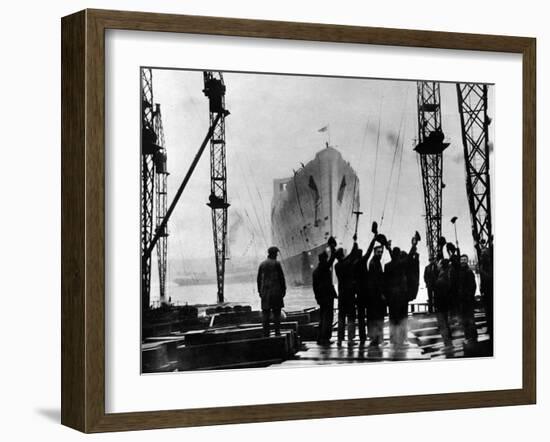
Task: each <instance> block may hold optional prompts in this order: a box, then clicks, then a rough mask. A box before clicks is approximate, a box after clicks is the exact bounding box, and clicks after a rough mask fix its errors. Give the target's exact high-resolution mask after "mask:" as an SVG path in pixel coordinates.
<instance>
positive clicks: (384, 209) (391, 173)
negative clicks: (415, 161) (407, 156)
mask: <svg viewBox="0 0 550 442" xmlns="http://www.w3.org/2000/svg"><path fill="white" fill-rule="evenodd" d="M404 118H405V109H403V112H402V113H401V122H400V123H399V132H398V134H397V140H396V141H395V150H394V152H393V159H392V164H391V170H390V178H389V180H388V185H387V186H386V196H385V197H384V206H383V207H382V216H381V217H380V227H381V226H382V224H383V223H384V214H385V212H386V205H387V203H388V196H389V193H390V184H391V181H392V178H393V170H394V169H395V160H396V158H397V152H398V151H399V142H400V141H401V136H402V132H403V121H404Z"/></svg>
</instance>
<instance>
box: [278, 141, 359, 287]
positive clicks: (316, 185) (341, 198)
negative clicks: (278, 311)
mask: <svg viewBox="0 0 550 442" xmlns="http://www.w3.org/2000/svg"><path fill="white" fill-rule="evenodd" d="M357 210H359V179H358V177H357V175H356V173H355V171H354V170H353V168H352V167H351V166H350V164H349V163H348V162H346V161H345V160H344V158H343V157H342V154H341V153H340V152H339V151H338V150H336V149H335V148H333V147H331V146H329V145H328V143H327V145H326V148H324V149H322V150H321V151H319V152H317V154H316V155H315V158H313V159H312V160H311V161H309V162H308V163H307V164H305V165H302V167H301V168H300V170H299V171H297V172H294V175H293V176H291V177H289V178H281V179H275V180H274V181H273V200H272V204H271V236H272V241H273V244H274V245H276V246H277V247H278V248H279V249H280V251H281V260H282V265H283V269H284V271H285V275H286V279H287V281H288V283H290V284H292V285H311V274H312V271H313V269H314V268H315V266H316V265H317V262H318V258H317V256H318V254H319V253H321V252H322V251H323V250H324V249H325V247H326V244H327V240H328V239H329V237H331V236H333V237H335V238H336V240H337V242H338V243H339V245H340V246H341V245H343V241H345V242H346V243H349V242H351V240H352V236H353V232H354V228H355V224H354V223H355V221H354V215H353V211H357Z"/></svg>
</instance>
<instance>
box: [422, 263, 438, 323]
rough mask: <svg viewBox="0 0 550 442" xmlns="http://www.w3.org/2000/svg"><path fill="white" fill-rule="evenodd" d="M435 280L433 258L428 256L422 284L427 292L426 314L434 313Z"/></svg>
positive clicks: (435, 266) (435, 268) (435, 270)
mask: <svg viewBox="0 0 550 442" xmlns="http://www.w3.org/2000/svg"><path fill="white" fill-rule="evenodd" d="M436 279H437V265H436V263H435V259H434V257H433V256H430V259H429V264H428V265H427V266H426V268H425V269H424V283H425V284H426V290H427V291H428V312H429V313H434V311H435V309H434V294H435V281H436Z"/></svg>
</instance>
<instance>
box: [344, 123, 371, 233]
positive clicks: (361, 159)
mask: <svg viewBox="0 0 550 442" xmlns="http://www.w3.org/2000/svg"><path fill="white" fill-rule="evenodd" d="M369 121H370V117H367V123H366V124H365V131H364V132H363V141H362V142H361V152H360V153H359V165H358V167H357V170H356V171H355V180H354V181H355V182H354V183H353V193H352V202H351V213H352V214H353V212H354V211H355V191H356V190H357V181H358V180H359V178H358V177H357V174H358V173H359V171H360V170H361V164H362V161H363V152H364V151H365V141H366V139H367V133H368V131H369ZM348 230H349V229H348Z"/></svg>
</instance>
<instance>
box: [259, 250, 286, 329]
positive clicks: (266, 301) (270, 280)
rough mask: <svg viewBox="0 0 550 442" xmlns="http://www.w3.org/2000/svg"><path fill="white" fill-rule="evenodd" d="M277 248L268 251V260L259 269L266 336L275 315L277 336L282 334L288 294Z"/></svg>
mask: <svg viewBox="0 0 550 442" xmlns="http://www.w3.org/2000/svg"><path fill="white" fill-rule="evenodd" d="M277 253H279V249H278V248H277V247H270V248H269V249H267V259H266V260H265V261H264V262H262V263H261V264H260V267H259V268H258V277H257V284H258V293H259V294H260V298H261V300H262V323H263V328H264V336H266V337H267V336H269V323H270V315H271V313H273V322H274V324H275V336H279V335H280V334H281V309H282V308H283V306H284V303H283V298H284V296H285V294H286V283H285V275H284V273H283V268H282V267H281V264H280V263H279V261H277Z"/></svg>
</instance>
